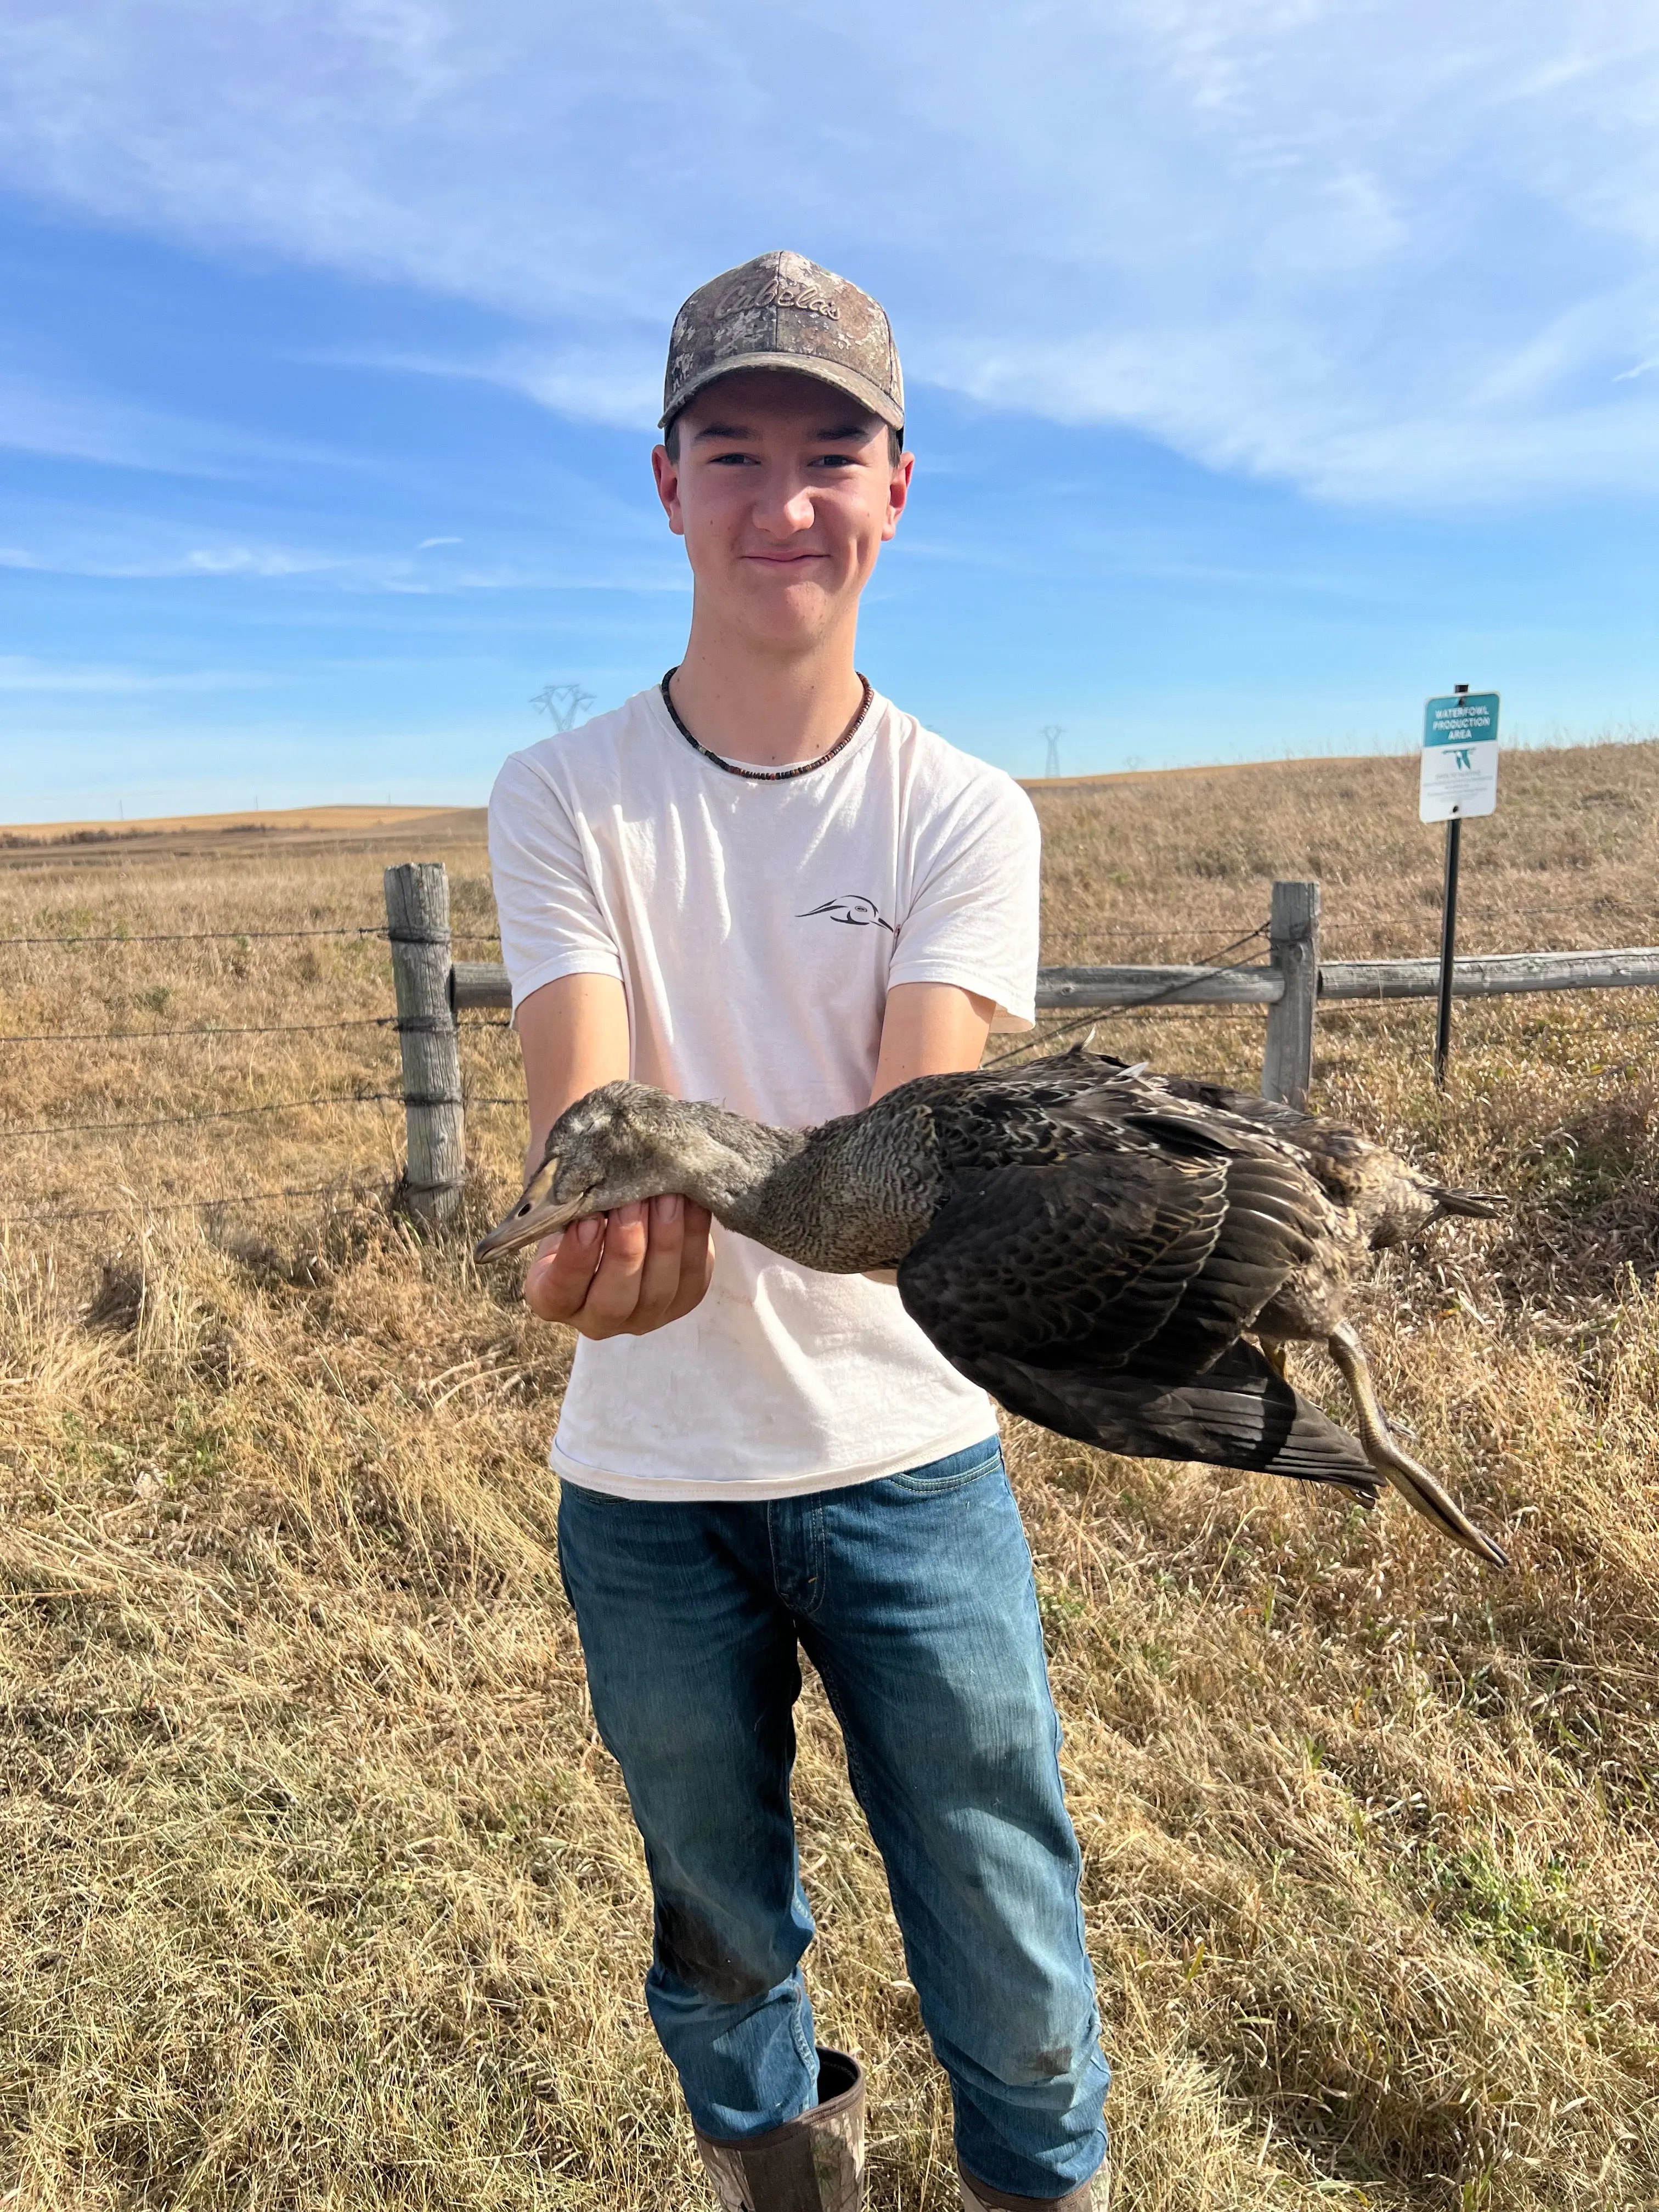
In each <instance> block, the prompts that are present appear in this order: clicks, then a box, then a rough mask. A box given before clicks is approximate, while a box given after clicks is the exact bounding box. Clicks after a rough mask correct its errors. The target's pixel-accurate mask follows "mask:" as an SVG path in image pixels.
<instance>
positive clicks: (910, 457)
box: [881, 453, 916, 543]
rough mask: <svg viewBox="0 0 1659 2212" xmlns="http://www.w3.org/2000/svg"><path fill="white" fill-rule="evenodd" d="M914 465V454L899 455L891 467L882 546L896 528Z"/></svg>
mask: <svg viewBox="0 0 1659 2212" xmlns="http://www.w3.org/2000/svg"><path fill="white" fill-rule="evenodd" d="M915 465H916V457H915V454H914V453H901V454H900V455H899V458H898V459H897V460H896V462H895V463H894V465H893V473H892V475H891V476H890V477H889V479H888V483H887V526H886V528H885V529H884V531H883V532H882V533H881V534H882V540H883V543H885V542H886V540H887V539H888V538H891V537H892V536H893V534H894V532H896V530H897V528H898V519H899V517H900V515H902V513H903V512H904V509H905V505H906V503H907V501H908V499H909V496H910V478H911V477H912V475H913V474H914V473H915Z"/></svg>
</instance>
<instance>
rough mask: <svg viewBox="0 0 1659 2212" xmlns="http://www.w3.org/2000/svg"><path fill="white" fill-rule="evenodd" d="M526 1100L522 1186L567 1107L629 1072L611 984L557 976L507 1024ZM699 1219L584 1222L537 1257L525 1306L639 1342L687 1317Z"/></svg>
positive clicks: (624, 1016) (655, 1205)
mask: <svg viewBox="0 0 1659 2212" xmlns="http://www.w3.org/2000/svg"><path fill="white" fill-rule="evenodd" d="M513 1019H514V1025H515V1027H516V1028H517V1030H518V1032H519V1042H520V1048H522V1050H523V1053H524V1073H525V1087H526V1091H528V1093H529V1099H530V1147H529V1150H528V1151H527V1152H526V1155H525V1175H526V1180H527V1179H528V1177H529V1176H530V1175H531V1173H532V1171H533V1170H535V1169H536V1168H538V1167H539V1166H540V1164H541V1160H542V1154H543V1152H544V1148H545V1146H546V1144H547V1133H548V1131H549V1130H550V1128H551V1127H552V1126H553V1124H554V1122H555V1121H557V1120H558V1118H559V1116H560V1115H561V1114H562V1113H563V1111H564V1109H565V1108H566V1107H567V1106H570V1105H574V1103H575V1101H576V1100H577V1099H578V1098H581V1097H586V1094H587V1093H588V1091H592V1090H595V1089H597V1087H598V1086H599V1085H600V1084H601V1083H614V1082H616V1081H617V1079H619V1078H621V1077H623V1076H625V1075H626V1074H627V1073H628V1001H627V999H626V997H625V996H624V994H623V987H622V985H621V983H620V982H619V981H617V978H616V977H615V976H614V975H561V976H559V977H558V978H557V979H556V981H553V982H551V983H544V984H543V986H542V987H541V988H540V990H539V991H532V993H531V994H530V996H529V997H528V998H527V999H526V1000H524V1001H523V1002H522V1003H521V1005H520V1007H519V1011H518V1012H517V1014H516V1015H515V1016H514V1018H513ZM711 1264H712V1255H711V1254H710V1251H709V1249H708V1214H707V1213H706V1212H704V1210H703V1208H702V1206H694V1205H692V1204H691V1203H690V1201H689V1200H682V1199H678V1198H657V1199H653V1200H651V1201H650V1203H649V1205H647V1206H618V1207H617V1210H616V1212H614V1213H609V1214H595V1215H590V1216H588V1218H586V1219H585V1220H582V1221H578V1222H575V1223H574V1224H573V1225H572V1226H571V1227H570V1228H569V1229H568V1230H567V1231H564V1232H563V1233H562V1235H561V1236H558V1237H549V1238H548V1239H547V1241H546V1243H544V1244H543V1245H542V1246H541V1247H540V1249H538V1252H537V1254H536V1256H535V1258H534V1259H533V1260H532V1261H531V1263H530V1272H529V1273H528V1274H527V1275H526V1278H525V1285H524V1295H525V1303H526V1304H527V1305H528V1306H529V1308H530V1310H531V1311H532V1313H535V1314H539V1315H540V1316H541V1317H542V1319H543V1320H544V1321H562V1322H568V1323H569V1325H570V1327H571V1328H574V1329H577V1330H579V1331H580V1334H582V1335H583V1336H591V1337H606V1336H643V1335H644V1334H645V1333H646V1331H647V1329H653V1328H661V1327H662V1325H663V1323H664V1322H671V1321H678V1319H679V1317H680V1316H681V1315H682V1314H688V1313H690V1310H691V1309H692V1307H693V1306H695V1305H696V1304H697V1302H698V1300H699V1299H700V1298H701V1297H702V1294H703V1292H704V1291H706V1290H707V1289H708V1274H709V1268H710V1266H711Z"/></svg>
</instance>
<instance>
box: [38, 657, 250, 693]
mask: <svg viewBox="0 0 1659 2212" xmlns="http://www.w3.org/2000/svg"><path fill="white" fill-rule="evenodd" d="M275 680H276V679H275V678H272V677H270V676H268V675H265V674H264V673H262V672H259V671H253V670H247V669H221V668H196V669H180V670H176V671H167V670H162V671H155V670H150V669H142V668H129V667H122V666H118V665H114V664H111V665H106V666H105V665H94V666H88V665H76V664H70V663H64V662H58V661H48V660H40V659H30V658H29V657H28V656H27V655H24V654H20V653H0V692H4V691H27V692H40V693H47V694H51V693H58V692H61V693H74V694H86V693H94V694H100V693H105V692H108V693H113V694H118V695H122V696H128V695H136V694H142V693H145V692H174V691H185V692H189V691H207V692H211V691H260V690H266V689H268V688H269V686H270V684H272V683H273V682H274V681H275Z"/></svg>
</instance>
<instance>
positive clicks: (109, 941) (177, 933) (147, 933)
mask: <svg viewBox="0 0 1659 2212" xmlns="http://www.w3.org/2000/svg"><path fill="white" fill-rule="evenodd" d="M390 935H391V931H390V930H389V929H388V927H386V923H385V922H380V923H378V924H375V923H369V922H364V923H362V924H360V925H359V926H358V927H355V928H349V929H345V928H342V929H147V930H125V929H115V930H109V931H107V932H94V931H88V930H76V931H73V932H70V933H66V934H64V935H63V936H58V937H0V952H3V951H5V949H6V947H7V946H8V945H256V944H270V943H273V942H275V941H276V940H277V939H285V938H301V937H349V938H365V937H378V938H381V939H386V938H388V937H390ZM449 938H450V942H451V944H452V945H499V944H500V943H501V933H500V931H499V930H482V929H452V930H451V931H450V933H449Z"/></svg>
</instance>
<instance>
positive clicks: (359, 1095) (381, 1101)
mask: <svg viewBox="0 0 1659 2212" xmlns="http://www.w3.org/2000/svg"><path fill="white" fill-rule="evenodd" d="M434 1103H447V1101H434V1100H432V1099H428V1098H415V1099H411V1098H410V1097H409V1096H408V1094H407V1093H406V1092H404V1091H334V1092H331V1093H329V1094H327V1095H326V1096H319V1097H314V1098H272V1099H270V1100H268V1101H266V1102H265V1103H264V1104H262V1105H258V1106H223V1107H214V1108H211V1109H208V1110H206V1111H204V1112H202V1113H199V1114H159V1115H151V1116H149V1118H147V1119H144V1120H142V1121H43V1122H41V1123H40V1124H39V1125H38V1126H37V1127H34V1128H32V1129H9V1128H8V1127H6V1126H5V1125H4V1123H3V1122H0V1137H70V1136H83V1135H86V1134H88V1133H92V1132H94V1131H98V1132H116V1131H121V1130H129V1129H179V1128H183V1127H185V1125H186V1124H187V1123H190V1122H194V1121H246V1120H249V1119H250V1118H252V1116H253V1115H259V1114H296V1113H301V1112H303V1111H304V1110H305V1109H307V1108H309V1107H314V1106H410V1105H415V1106H429V1105H432V1104H434ZM455 1103H456V1104H458V1105H460V1106H465V1107H466V1108H467V1109H471V1108H472V1107H475V1106H520V1107H521V1106H523V1105H524V1103H525V1101H524V1100H523V1099H522V1098H485V1097H477V1096H475V1095H474V1094H473V1093H471V1092H467V1093H466V1094H465V1095H464V1096H463V1097H460V1098H459V1099H458V1100H456V1102H455Z"/></svg>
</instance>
